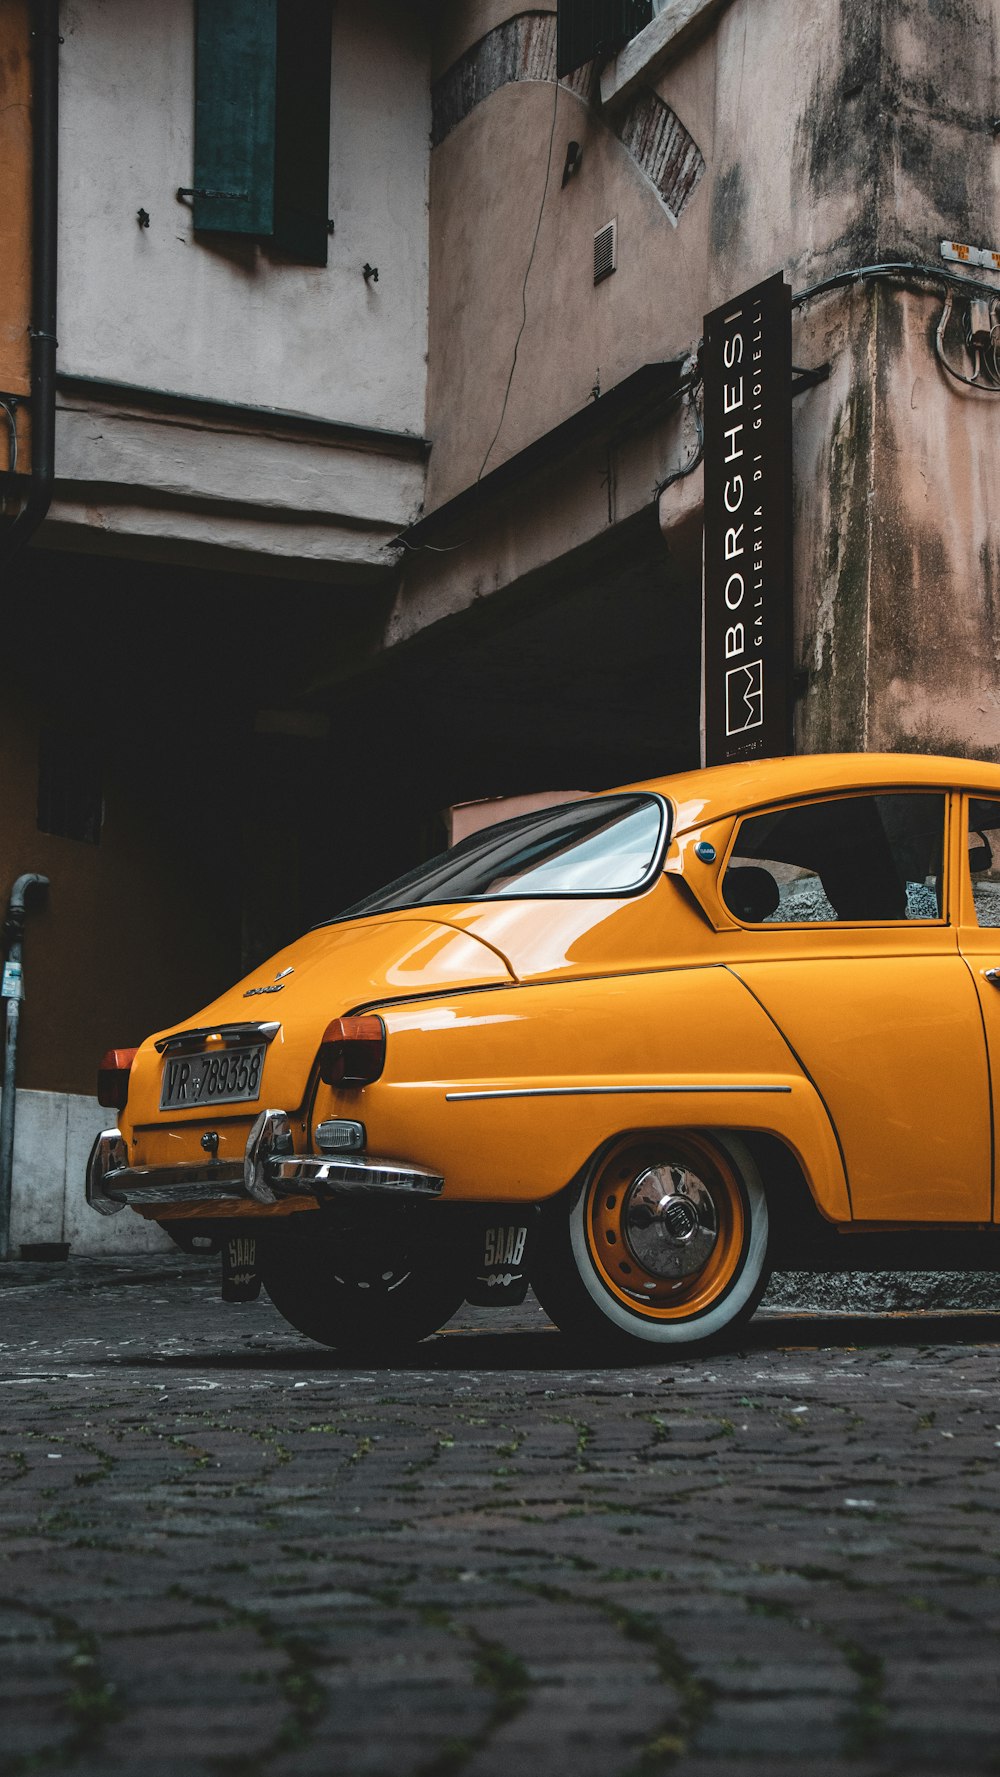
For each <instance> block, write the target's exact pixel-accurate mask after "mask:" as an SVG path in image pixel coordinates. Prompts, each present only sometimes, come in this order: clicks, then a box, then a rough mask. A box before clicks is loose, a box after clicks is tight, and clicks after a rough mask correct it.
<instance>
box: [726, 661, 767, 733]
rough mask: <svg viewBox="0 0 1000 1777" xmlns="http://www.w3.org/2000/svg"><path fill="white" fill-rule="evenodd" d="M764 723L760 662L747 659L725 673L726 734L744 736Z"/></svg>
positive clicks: (762, 679) (761, 666)
mask: <svg viewBox="0 0 1000 1777" xmlns="http://www.w3.org/2000/svg"><path fill="white" fill-rule="evenodd" d="M763 721H764V662H763V660H751V661H749V662H748V663H747V665H746V666H734V667H733V668H732V670H731V671H730V672H728V673H727V674H726V733H727V734H746V732H747V730H748V729H749V728H760V727H761V726H762V724H763Z"/></svg>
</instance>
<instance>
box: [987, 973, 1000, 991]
mask: <svg viewBox="0 0 1000 1777" xmlns="http://www.w3.org/2000/svg"><path fill="white" fill-rule="evenodd" d="M983 979H984V980H985V981H988V982H989V984H990V986H991V987H1000V969H984V970H983Z"/></svg>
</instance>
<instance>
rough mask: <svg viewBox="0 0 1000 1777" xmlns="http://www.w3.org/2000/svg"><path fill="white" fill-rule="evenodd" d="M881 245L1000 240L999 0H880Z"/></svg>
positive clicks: (900, 247) (926, 246) (917, 247)
mask: <svg viewBox="0 0 1000 1777" xmlns="http://www.w3.org/2000/svg"><path fill="white" fill-rule="evenodd" d="M881 10H882V16H883V20H884V25H883V54H882V82H883V97H882V107H881V123H882V131H881V136H882V141H883V144H884V152H883V173H882V192H881V202H880V206H879V226H878V240H879V249H880V251H881V250H882V249H883V248H890V249H893V250H894V251H895V252H896V253H899V254H900V255H902V256H906V257H913V258H921V257H926V256H927V255H928V251H930V254H931V255H933V253H934V249H935V247H936V245H937V242H938V240H939V239H940V238H941V237H944V238H945V239H957V240H961V241H970V242H972V243H973V244H975V245H979V246H997V245H1000V235H998V229H1000V145H998V143H997V141H996V139H995V137H994V134H993V122H994V120H995V119H996V117H997V116H998V109H997V107H998V103H1000V0H883V4H882V9H881Z"/></svg>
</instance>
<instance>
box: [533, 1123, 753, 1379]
mask: <svg viewBox="0 0 1000 1777" xmlns="http://www.w3.org/2000/svg"><path fill="white" fill-rule="evenodd" d="M767 1246H768V1218H767V1198H766V1196H765V1193H764V1186H763V1183H762V1181H761V1177H760V1174H759V1172H758V1171H757V1167H756V1165H755V1164H754V1161H753V1157H752V1155H751V1154H750V1152H749V1149H748V1148H747V1146H746V1144H745V1143H744V1142H742V1141H740V1140H739V1138H738V1137H736V1136H733V1135H729V1134H728V1133H726V1134H722V1133H715V1132H713V1133H712V1134H711V1135H708V1134H704V1133H702V1132H700V1131H687V1130H685V1131H677V1132H676V1133H675V1132H673V1131H662V1132H659V1133H656V1134H649V1135H631V1136H627V1137H625V1138H623V1139H622V1140H621V1141H620V1142H618V1143H616V1145H615V1146H614V1147H613V1148H612V1149H611V1150H610V1151H609V1152H606V1153H604V1154H603V1155H602V1156H600V1157H599V1159H598V1160H597V1162H596V1163H595V1164H594V1165H593V1166H592V1167H591V1169H590V1171H589V1173H588V1174H587V1175H586V1176H585V1177H584V1179H583V1181H582V1183H581V1184H580V1186H579V1187H578V1189H576V1190H575V1191H574V1192H572V1193H570V1194H569V1195H568V1197H566V1198H562V1199H560V1200H558V1201H557V1202H555V1203H553V1204H552V1205H550V1206H549V1208H548V1210H547V1213H546V1217H545V1225H544V1228H543V1232H542V1238H541V1240H540V1242H539V1253H538V1260H537V1263H536V1266H535V1269H534V1275H533V1278H532V1281H533V1283H534V1287H535V1292H536V1294H537V1296H538V1298H539V1300H540V1302H541V1303H542V1306H543V1307H544V1308H545V1310H546V1312H547V1313H548V1314H550V1315H551V1317H552V1319H553V1320H554V1321H555V1323H556V1325H557V1326H558V1327H560V1328H561V1329H562V1330H563V1331H564V1332H567V1333H571V1334H573V1335H575V1336H577V1337H582V1338H584V1339H586V1340H588V1341H590V1342H594V1343H600V1344H604V1345H612V1346H613V1345H618V1346H623V1345H625V1343H626V1342H627V1341H629V1340H639V1341H641V1342H642V1343H643V1344H646V1345H658V1346H665V1345H666V1346H675V1347H676V1346H685V1347H694V1346H698V1345H704V1344H706V1343H708V1342H710V1341H712V1342H714V1341H716V1340H718V1339H719V1338H720V1337H721V1336H723V1335H724V1334H727V1333H731V1332H733V1331H734V1330H735V1329H736V1327H738V1326H740V1325H741V1324H742V1323H743V1322H744V1321H746V1320H748V1319H749V1318H750V1316H751V1315H752V1314H753V1311H754V1309H755V1308H756V1306H757V1303H758V1302H759V1300H760V1298H761V1296H762V1295H763V1293H764V1289H765V1287H766V1284H767Z"/></svg>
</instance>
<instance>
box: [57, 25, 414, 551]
mask: <svg viewBox="0 0 1000 1777" xmlns="http://www.w3.org/2000/svg"><path fill="white" fill-rule="evenodd" d="M194 17H195V13H194V0H162V3H161V4H158V5H156V6H150V7H141V8H137V7H135V6H133V5H131V4H129V0H63V5H62V9H61V26H62V32H63V37H64V42H63V46H62V49H61V54H60V76H61V112H60V157H61V176H60V197H59V228H60V257H59V341H60V351H59V360H58V363H59V371H60V375H61V377H62V378H66V377H72V378H75V379H80V386H78V387H76V388H74V389H73V391H72V392H71V393H70V394H67V393H66V390H65V385H64V384H61V386H60V396H59V414H58V423H57V441H56V451H57V477H58V480H57V486H56V492H55V500H54V503H53V508H52V513H51V517H50V520H49V523H48V525H47V528H46V530H45V533H44V537H45V541H46V542H47V543H49V544H54V545H59V546H62V547H67V548H88V547H92V546H93V545H94V543H95V542H96V543H97V544H98V545H99V546H100V547H104V548H112V549H114V548H117V549H124V550H126V551H128V552H130V553H133V554H135V555H138V556H146V557H149V558H151V559H156V558H157V557H158V556H162V555H164V554H169V555H170V557H171V559H174V560H178V561H194V562H200V563H205V562H207V561H214V560H219V561H220V562H221V563H222V564H224V565H226V566H229V567H231V568H240V569H242V568H245V567H248V566H249V567H251V569H253V570H254V571H261V570H262V569H267V568H268V567H270V568H271V571H274V572H279V573H280V572H288V573H290V572H294V571H296V569H298V571H299V572H301V573H302V574H303V575H312V576H324V575H326V576H328V577H330V578H339V579H344V578H348V579H350V578H352V577H354V578H356V579H357V580H358V581H359V582H361V581H364V580H365V579H366V578H371V577H372V576H381V577H382V578H383V579H384V578H385V577H387V576H388V575H390V574H391V571H392V567H393V565H394V562H395V552H394V551H393V550H392V549H391V548H390V543H391V539H392V538H393V537H394V536H395V535H396V534H397V532H398V531H399V530H400V529H402V528H403V527H404V526H405V525H406V524H407V523H408V522H409V521H410V520H411V519H412V518H413V517H414V515H415V514H416V512H417V510H418V509H419V506H420V502H421V498H422V494H423V484H424V461H423V455H422V454H421V453H420V452H419V451H417V452H416V453H415V452H414V449H413V448H412V445H411V441H413V440H419V439H421V438H422V436H423V432H424V419H425V396H426V373H427V367H426V355H427V293H428V240H427V195H428V166H429V143H428V135H429V127H430V93H429V82H430V60H429V49H428V42H427V33H426V26H425V22H424V16H423V12H422V9H421V8H419V7H414V6H411V5H407V4H406V3H405V0H369V3H368V4H366V5H365V6H364V7H363V8H359V7H354V6H349V5H346V4H338V5H337V6H336V7H335V8H334V32H333V54H332V75H331V80H332V87H331V91H332V105H331V140H330V215H331V217H332V218H333V220H334V223H335V233H334V235H333V236H332V238H331V240H330V243H329V264H328V265H327V266H325V267H314V266H302V265H296V264H294V263H292V262H290V261H289V260H287V259H282V257H281V256H280V255H278V254H277V253H272V251H271V250H270V248H269V247H268V245H267V244H266V243H263V244H259V243H257V242H254V241H252V240H249V239H246V240H243V239H239V238H237V237H225V236H219V235H207V234H204V233H202V234H200V235H197V236H196V235H195V232H194V229H193V226H192V211H191V208H190V205H189V204H187V203H183V202H179V201H178V199H177V196H176V193H177V190H178V188H179V187H187V186H190V185H191V183H192V179H193V147H194V144H193V122H194ZM140 208H142V209H143V210H144V211H145V212H147V213H148V216H149V226H148V227H146V228H143V227H140V226H139V223H138V221H137V212H138V211H139V209H140ZM366 263H367V264H370V265H374V266H377V268H378V272H379V277H378V281H377V282H376V281H375V280H374V279H371V280H369V281H366V280H365V278H364V276H363V267H364V266H365V264H366ZM83 379H90V380H91V381H92V382H96V383H98V384H100V385H105V384H112V385H114V384H119V385H121V384H125V385H133V386H137V387H138V389H139V390H140V391H144V390H152V391H159V392H165V393H166V394H167V395H168V396H170V397H178V398H180V399H181V400H185V399H199V400H207V401H214V402H217V403H220V404H223V407H222V408H221V409H220V411H219V412H218V413H216V414H215V415H214V416H212V415H208V416H206V414H205V413H204V412H201V413H199V412H195V411H193V410H192V409H191V408H186V409H184V410H183V411H179V412H177V413H171V412H170V411H169V409H165V408H164V407H163V404H162V402H161V403H160V404H159V406H158V407H156V406H154V407H151V406H150V404H149V402H148V400H146V401H145V403H144V400H143V398H142V396H141V395H140V397H138V398H133V397H130V396H129V395H128V394H125V395H123V394H122V393H121V391H120V390H119V391H117V392H116V391H115V390H114V389H113V388H112V389H111V390H110V392H109V390H108V388H107V387H106V386H100V387H96V388H94V389H91V390H88V389H87V388H86V387H84V386H82V385H83ZM241 406H245V407H249V408H253V409H257V410H261V409H263V410H274V409H277V410H279V411H280V412H281V413H283V414H285V415H292V416H306V417H307V418H308V419H314V420H319V421H326V422H333V423H338V424H342V425H344V426H347V427H353V428H359V427H360V428H369V429H371V430H373V431H376V430H377V431H379V432H383V433H386V434H391V436H387V437H386V438H384V439H382V440H379V439H377V438H376V439H374V440H373V439H371V438H368V439H366V438H364V437H360V436H355V437H344V436H334V435H332V434H329V433H327V434H325V435H320V434H319V433H318V432H317V431H316V430H315V429H314V430H313V432H312V433H308V432H305V433H303V432H302V429H301V427H300V428H299V429H298V431H296V428H295V425H294V424H292V425H291V427H289V426H288V425H286V426H285V427H284V429H282V426H281V423H280V422H279V423H278V424H277V425H276V426H274V427H272V429H271V431H270V432H269V433H268V434H267V435H266V436H262V434H261V431H260V426H259V425H255V424H254V423H253V422H252V419H251V421H250V422H248V421H247V420H246V419H245V417H244V416H243V415H241V414H240V412H239V411H238V409H239V407H241ZM234 407H235V408H236V410H237V411H233V408H234ZM394 440H395V443H394V442H393V441H394Z"/></svg>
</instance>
